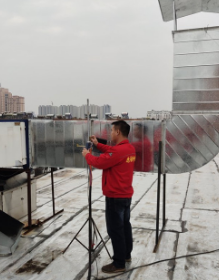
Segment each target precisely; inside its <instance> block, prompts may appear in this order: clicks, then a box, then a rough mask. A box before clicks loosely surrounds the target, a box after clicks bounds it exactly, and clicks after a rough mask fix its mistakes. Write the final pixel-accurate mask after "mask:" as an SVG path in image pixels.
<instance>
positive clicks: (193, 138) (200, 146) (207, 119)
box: [166, 114, 219, 174]
mask: <svg viewBox="0 0 219 280" xmlns="http://www.w3.org/2000/svg"><path fill="white" fill-rule="evenodd" d="M218 133H219V117H218V115H209V114H206V115H198V114H195V115H175V116H173V118H172V119H171V120H168V121H167V123H166V135H167V137H166V172H167V173H171V174H174V173H183V172H191V171H193V170H195V169H197V168H199V167H201V166H203V165H205V164H206V163H208V162H209V161H211V160H212V159H213V158H214V157H215V156H216V155H217V154H218V152H219V134H218Z"/></svg>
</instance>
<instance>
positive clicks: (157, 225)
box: [155, 141, 162, 246]
mask: <svg viewBox="0 0 219 280" xmlns="http://www.w3.org/2000/svg"><path fill="white" fill-rule="evenodd" d="M161 152H162V142H161V141H159V153H158V178H157V217H156V236H155V246H156V245H157V244H158V241H159V219H160V176H161Z"/></svg>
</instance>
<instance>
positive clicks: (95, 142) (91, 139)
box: [90, 135, 98, 146]
mask: <svg viewBox="0 0 219 280" xmlns="http://www.w3.org/2000/svg"><path fill="white" fill-rule="evenodd" d="M90 141H91V142H93V143H94V145H95V146H96V145H97V144H98V141H97V138H96V136H95V135H92V136H91V137H90Z"/></svg>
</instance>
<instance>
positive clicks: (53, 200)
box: [51, 167, 55, 215]
mask: <svg viewBox="0 0 219 280" xmlns="http://www.w3.org/2000/svg"><path fill="white" fill-rule="evenodd" d="M51 182H52V207H53V215H55V195H54V180H53V167H52V168H51Z"/></svg>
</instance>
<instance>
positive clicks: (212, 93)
mask: <svg viewBox="0 0 219 280" xmlns="http://www.w3.org/2000/svg"><path fill="white" fill-rule="evenodd" d="M173 36H174V71H173V106H172V108H173V110H176V111H177V110H178V111H187V110H197V111H200V110H208V111H210V110H219V95H218V93H219V44H218V38H219V27H213V28H206V29H203V28H202V29H193V30H184V31H178V32H174V33H173Z"/></svg>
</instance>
